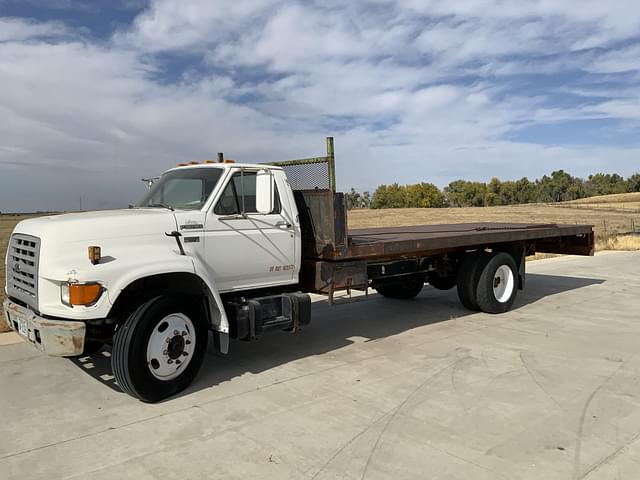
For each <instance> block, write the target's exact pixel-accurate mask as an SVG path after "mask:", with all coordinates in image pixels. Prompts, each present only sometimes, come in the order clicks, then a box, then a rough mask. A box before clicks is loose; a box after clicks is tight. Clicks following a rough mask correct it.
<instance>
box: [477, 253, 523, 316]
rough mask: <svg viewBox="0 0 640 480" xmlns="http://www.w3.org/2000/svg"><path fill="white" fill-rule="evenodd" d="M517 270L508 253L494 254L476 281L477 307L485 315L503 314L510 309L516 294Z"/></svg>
mask: <svg viewBox="0 0 640 480" xmlns="http://www.w3.org/2000/svg"><path fill="white" fill-rule="evenodd" d="M517 282H518V268H517V266H516V262H515V260H514V259H513V257H512V256H511V255H509V254H508V253H504V252H500V253H494V254H493V255H492V256H491V258H490V260H489V261H488V262H487V263H486V265H485V266H484V268H483V270H482V273H481V274H480V278H479V280H478V288H477V293H476V295H477V301H478V307H479V308H480V309H481V310H482V311H483V312H487V313H504V312H506V311H508V310H509V309H511V306H512V305H513V302H514V301H515V299H516V294H517V292H518V283H517Z"/></svg>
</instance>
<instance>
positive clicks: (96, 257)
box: [87, 245, 102, 265]
mask: <svg viewBox="0 0 640 480" xmlns="http://www.w3.org/2000/svg"><path fill="white" fill-rule="evenodd" d="M87 250H88V253H89V261H90V262H91V263H93V264H94V265H97V264H98V263H100V258H102V255H101V253H100V247H98V246H95V245H91V246H90V247H89V248H88V249H87Z"/></svg>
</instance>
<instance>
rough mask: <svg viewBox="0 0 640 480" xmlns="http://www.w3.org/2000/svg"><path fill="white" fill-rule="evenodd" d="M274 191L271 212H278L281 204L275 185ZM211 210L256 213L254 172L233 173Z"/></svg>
mask: <svg viewBox="0 0 640 480" xmlns="http://www.w3.org/2000/svg"><path fill="white" fill-rule="evenodd" d="M274 193H275V198H274V207H273V211H272V212H271V213H280V212H281V210H282V206H281V204H280V196H279V194H278V187H277V186H276V188H275V192H274ZM213 212H214V213H215V214H216V215H238V214H241V213H247V214H251V213H258V211H257V210H256V172H237V173H234V174H233V177H231V180H230V181H229V183H227V186H226V187H225V189H224V191H223V192H222V196H221V197H220V199H219V200H218V203H217V204H216V206H215V208H214V209H213Z"/></svg>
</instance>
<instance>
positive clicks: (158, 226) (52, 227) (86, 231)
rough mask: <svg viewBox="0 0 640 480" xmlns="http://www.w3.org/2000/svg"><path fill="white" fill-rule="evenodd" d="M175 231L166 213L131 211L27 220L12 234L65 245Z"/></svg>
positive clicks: (85, 213) (144, 210)
mask: <svg viewBox="0 0 640 480" xmlns="http://www.w3.org/2000/svg"><path fill="white" fill-rule="evenodd" d="M175 229H176V219H175V217H174V215H173V212H171V211H169V210H166V209H164V208H132V209H123V210H101V211H94V212H80V213H65V214H63V215H50V216H46V217H38V218H31V219H27V220H23V221H21V222H20V223H19V224H18V225H17V226H16V228H15V230H14V232H19V233H24V234H27V235H33V236H35V237H39V238H41V239H43V240H45V239H46V240H53V239H55V240H56V241H57V242H65V243H66V242H77V241H103V240H108V239H110V238H123V237H135V236H145V235H163V234H164V232H170V231H173V230H175Z"/></svg>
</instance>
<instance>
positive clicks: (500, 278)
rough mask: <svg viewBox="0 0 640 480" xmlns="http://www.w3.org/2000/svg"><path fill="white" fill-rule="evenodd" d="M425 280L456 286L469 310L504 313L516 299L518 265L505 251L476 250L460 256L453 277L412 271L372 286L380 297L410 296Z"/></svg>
mask: <svg viewBox="0 0 640 480" xmlns="http://www.w3.org/2000/svg"><path fill="white" fill-rule="evenodd" d="M425 280H426V281H428V282H429V284H430V285H431V286H433V287H434V288H436V289H438V290H449V289H451V288H453V287H457V289H458V297H459V298H460V302H461V303H462V305H464V306H465V307H466V308H468V309H469V310H480V311H483V312H486V313H504V312H506V311H508V310H509V309H511V307H512V306H513V302H514V301H515V299H516V294H517V292H518V267H517V265H516V262H515V260H514V259H513V257H512V256H511V255H509V254H508V253H504V252H493V253H489V252H485V251H478V252H473V253H470V254H467V255H466V256H465V257H464V259H463V261H462V263H461V264H460V267H459V269H458V274H457V277H452V278H442V277H437V276H434V275H431V276H428V277H425V276H424V275H423V274H413V275H406V276H403V277H397V278H392V279H388V280H385V281H382V282H378V283H377V284H376V285H375V287H376V289H377V290H378V293H379V294H380V295H382V296H384V297H389V298H397V299H410V298H414V297H415V296H417V295H418V294H419V293H420V291H421V290H422V288H423V286H424V282H425Z"/></svg>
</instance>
